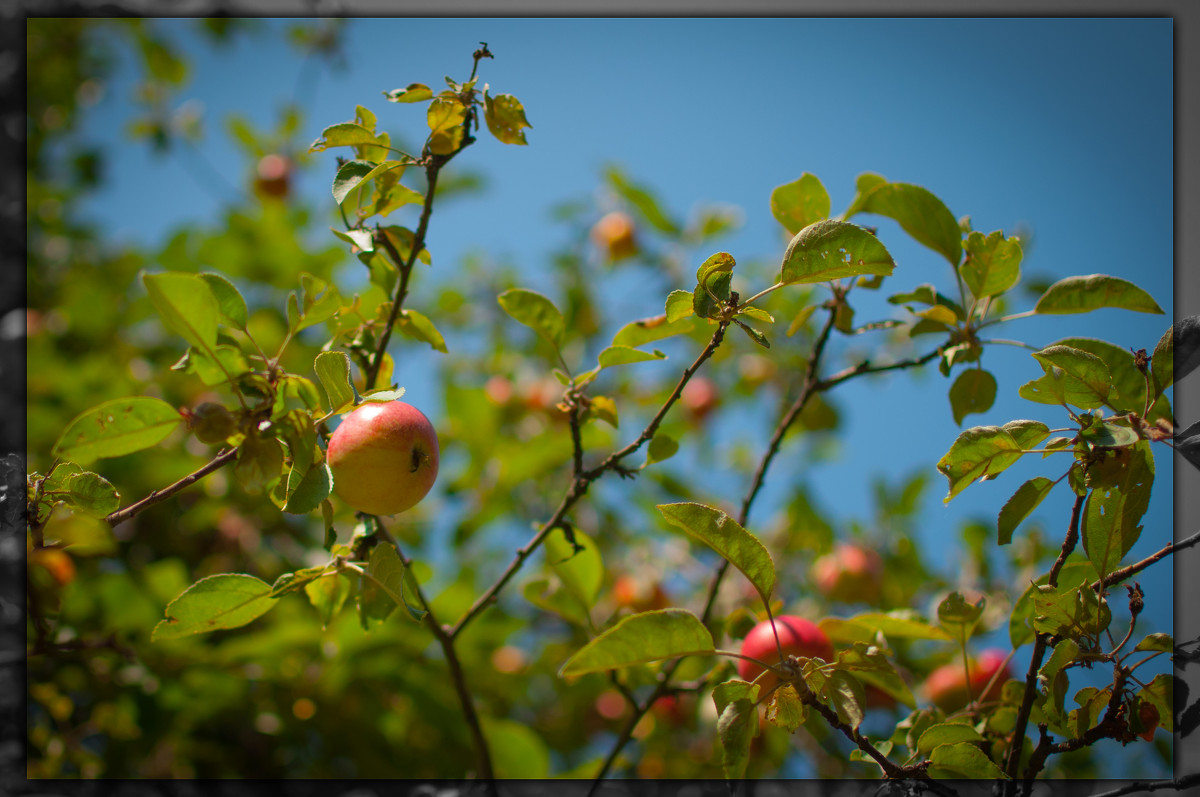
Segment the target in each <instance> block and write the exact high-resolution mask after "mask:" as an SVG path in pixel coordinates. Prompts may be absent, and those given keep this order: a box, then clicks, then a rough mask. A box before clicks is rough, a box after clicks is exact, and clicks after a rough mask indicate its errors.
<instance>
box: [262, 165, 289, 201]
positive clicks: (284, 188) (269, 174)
mask: <svg viewBox="0 0 1200 797" xmlns="http://www.w3.org/2000/svg"><path fill="white" fill-rule="evenodd" d="M291 174H292V162H291V161H289V160H288V159H287V158H285V157H284V156H282V155H264V156H263V158H262V159H261V160H259V162H258V167H257V168H256V169H255V175H254V188H255V190H256V191H258V193H259V194H261V195H263V196H269V197H275V198H282V197H285V196H287V194H288V189H289V188H290V187H291V186H290V183H291Z"/></svg>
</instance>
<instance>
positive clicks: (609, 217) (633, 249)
mask: <svg viewBox="0 0 1200 797" xmlns="http://www.w3.org/2000/svg"><path fill="white" fill-rule="evenodd" d="M636 229H637V228H636V226H635V225H634V223H633V217H631V216H630V215H629V214H628V213H623V212H621V211H619V210H617V211H613V212H612V213H608V214H606V215H605V216H603V217H601V218H600V220H599V221H597V222H596V223H595V224H594V225H593V226H592V232H591V235H592V243H594V244H595V245H596V248H597V249H599V250H600V251H601V253H603V254H604V257H605V258H607V259H608V260H609V261H610V262H612V261H617V260H621V259H623V258H626V257H632V256H633V255H635V254H637V249H638V247H637V238H636Z"/></svg>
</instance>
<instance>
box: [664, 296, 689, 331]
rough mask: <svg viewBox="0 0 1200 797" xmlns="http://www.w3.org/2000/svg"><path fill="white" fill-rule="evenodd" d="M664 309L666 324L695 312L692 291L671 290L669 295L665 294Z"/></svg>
mask: <svg viewBox="0 0 1200 797" xmlns="http://www.w3.org/2000/svg"><path fill="white" fill-rule="evenodd" d="M666 311H667V323H668V324H673V323H675V322H676V321H680V320H682V319H684V318H687V317H688V316H690V315H692V314H693V313H694V312H695V308H693V306H692V292H691V291H671V293H670V295H669V296H667V304H666Z"/></svg>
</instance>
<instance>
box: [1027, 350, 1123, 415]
mask: <svg viewBox="0 0 1200 797" xmlns="http://www.w3.org/2000/svg"><path fill="white" fill-rule="evenodd" d="M1033 357H1034V359H1036V360H1037V361H1038V363H1039V364H1041V366H1042V370H1043V371H1045V375H1044V376H1043V377H1042V378H1041V379H1038V380H1036V381H1033V382H1027V383H1026V384H1024V385H1022V386H1021V388H1020V390H1019V391H1018V394H1019V395H1020V396H1021V397H1022V398H1025V399H1028V400H1030V401H1035V402H1038V403H1041V404H1062V403H1067V404H1072V405H1074V406H1076V407H1083V408H1084V409H1093V408H1095V407H1101V406H1103V405H1104V404H1106V403H1107V401H1108V395H1109V392H1110V390H1111V383H1110V377H1109V373H1108V366H1106V365H1105V364H1104V361H1103V360H1101V359H1100V358H1099V357H1097V356H1096V355H1094V354H1091V353H1089V352H1086V351H1083V350H1082V349H1074V348H1071V347H1070V346H1060V345H1054V346H1047V347H1046V348H1044V349H1042V350H1041V351H1038V352H1034V353H1033Z"/></svg>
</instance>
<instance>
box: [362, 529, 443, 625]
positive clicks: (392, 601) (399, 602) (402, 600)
mask: <svg viewBox="0 0 1200 797" xmlns="http://www.w3.org/2000/svg"><path fill="white" fill-rule="evenodd" d="M358 601H359V603H358V611H359V618H360V619H361V621H362V626H363V628H364V629H369V628H370V627H371V626H372V625H374V624H378V623H380V622H383V621H384V620H386V619H387V618H388V616H389V615H391V613H392V611H393V610H394V609H395V608H396V607H397V606H403V607H404V609H405V611H406V612H407V613H408V616H409V617H410V618H411V619H412V620H414V621H420V620H423V619H424V618H425V615H426V611H425V608H424V607H423V606H422V605H421V599H420V596H419V595H418V594H417V580H416V578H415V577H414V576H413V573H412V570H411V569H410V568H407V567H405V566H404V562H402V561H400V555H399V554H398V553H397V552H396V546H395V545H392V544H391V543H390V542H381V543H379V544H378V545H376V546H375V547H374V548H372V549H371V559H370V562H369V563H368V564H367V570H366V575H364V576H363V579H362V587H361V589H360V590H359V596H358Z"/></svg>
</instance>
